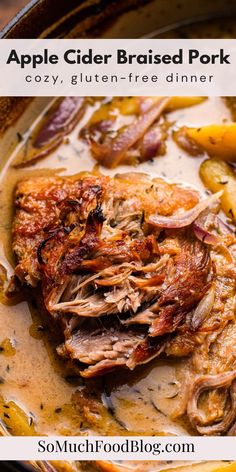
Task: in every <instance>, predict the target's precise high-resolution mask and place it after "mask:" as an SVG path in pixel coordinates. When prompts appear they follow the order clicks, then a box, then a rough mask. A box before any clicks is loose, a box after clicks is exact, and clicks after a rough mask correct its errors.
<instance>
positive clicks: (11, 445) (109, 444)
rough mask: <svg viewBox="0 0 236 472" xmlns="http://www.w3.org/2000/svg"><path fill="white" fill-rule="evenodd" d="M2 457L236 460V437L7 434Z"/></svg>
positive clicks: (0, 443)
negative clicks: (24, 435) (32, 435)
mask: <svg viewBox="0 0 236 472" xmlns="http://www.w3.org/2000/svg"><path fill="white" fill-rule="evenodd" d="M0 460H116V461H117V460H181V461H182V460H191V461H192V460H196V461H199V460H200V461H201V460H236V438H235V437H190V436H188V437H187V436H181V437H177V436H174V437H173V436H171V437H167V436H165V437H164V436H160V437H159V436H156V437H153V436H145V437H140V436H138V437H130V436H129V437H123V436H122V437H114V436H112V437H111V436H92V437H80V436H73V437H72V436H70V437H69V436H66V437H64V436H60V437H54V436H53V437H52V436H51V437H45V436H44V437H38V436H37V437H36V436H34V437H23V436H20V437H19V436H17V437H16V436H15V437H12V436H6V437H0Z"/></svg>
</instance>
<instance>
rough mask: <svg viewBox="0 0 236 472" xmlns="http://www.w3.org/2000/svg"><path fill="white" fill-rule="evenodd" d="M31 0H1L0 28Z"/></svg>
mask: <svg viewBox="0 0 236 472" xmlns="http://www.w3.org/2000/svg"><path fill="white" fill-rule="evenodd" d="M28 2H29V0H0V30H1V29H2V28H3V26H5V25H6V24H7V23H8V21H9V20H11V18H13V16H14V15H15V14H16V13H17V12H18V11H19V10H20V9H21V8H22V7H24V6H25V5H26V4H27V3H28Z"/></svg>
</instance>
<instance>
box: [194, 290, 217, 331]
mask: <svg viewBox="0 0 236 472" xmlns="http://www.w3.org/2000/svg"><path fill="white" fill-rule="evenodd" d="M214 301H215V286H212V287H211V288H210V290H209V291H208V292H207V293H206V295H204V297H203V298H202V300H201V301H200V302H199V304H198V306H197V308H196V310H195V311H194V314H193V316H192V319H191V328H192V329H193V330H194V331H196V330H197V329H198V328H199V327H200V326H201V325H202V323H203V321H204V320H205V319H206V318H207V317H208V316H209V314H210V313H211V310H212V308H213V305H214Z"/></svg>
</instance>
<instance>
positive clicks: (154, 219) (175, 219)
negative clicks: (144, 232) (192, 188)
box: [147, 191, 222, 229]
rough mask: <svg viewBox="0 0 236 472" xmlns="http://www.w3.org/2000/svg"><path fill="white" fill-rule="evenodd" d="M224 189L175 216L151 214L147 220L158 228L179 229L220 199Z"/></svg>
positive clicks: (189, 223)
mask: <svg viewBox="0 0 236 472" xmlns="http://www.w3.org/2000/svg"><path fill="white" fill-rule="evenodd" d="M221 195H222V191H220V192H217V193H214V194H213V195H211V196H210V197H209V198H207V199H205V200H201V201H200V202H199V203H198V204H197V205H196V206H195V207H194V208H191V210H188V211H186V212H185V213H181V214H179V215H174V216H162V215H150V216H149V217H148V220H147V222H148V223H150V224H152V225H154V226H157V227H158V228H166V229H177V228H184V227H186V226H189V225H191V224H192V223H193V222H194V221H195V220H196V218H197V217H198V216H199V215H200V213H201V212H202V211H204V210H205V209H206V208H208V207H209V206H210V205H211V204H212V203H213V202H214V201H216V200H218V199H219V198H220V196H221Z"/></svg>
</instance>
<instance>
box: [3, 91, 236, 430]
mask: <svg viewBox="0 0 236 472" xmlns="http://www.w3.org/2000/svg"><path fill="white" fill-rule="evenodd" d="M93 110H94V106H91V107H90V108H89V110H88V111H87V113H86V115H85V116H84V118H83V120H81V122H80V124H79V126H78V127H77V128H76V129H75V130H74V131H73V133H72V135H71V136H70V139H69V142H68V143H66V144H63V145H62V146H60V148H58V150H57V151H55V152H54V153H53V154H51V155H50V156H48V157H46V158H44V159H43V160H41V161H39V162H38V163H37V164H36V165H34V166H31V167H27V168H25V169H14V168H13V167H11V165H10V162H12V161H13V160H14V158H15V155H16V153H17V151H18V149H16V151H15V152H14V153H13V155H12V158H11V159H10V160H9V162H8V164H7V165H6V167H5V169H4V171H3V173H2V182H1V187H2V188H1V194H0V207H1V212H2V213H1V214H2V218H1V222H0V224H1V226H0V240H1V241H2V248H1V263H2V265H3V266H4V267H5V268H6V269H7V271H8V275H10V274H11V273H12V264H13V260H12V254H11V251H10V227H11V218H12V195H13V189H14V186H15V183H16V182H17V181H18V180H19V179H21V178H22V177H23V176H28V175H29V174H31V175H39V174H46V175H48V174H49V173H50V172H51V173H54V172H62V174H65V175H70V174H74V173H78V172H80V171H84V170H92V169H93V168H94V164H95V161H94V160H93V158H92V157H91V156H90V155H89V151H88V147H87V145H86V144H85V143H83V142H82V141H81V140H80V141H79V140H78V138H77V136H78V130H79V129H80V128H81V127H82V126H83V124H84V123H86V122H87V120H88V116H89V115H90V114H91V113H92V111H93ZM121 119H123V118H121ZM128 120H130V117H125V118H124V121H126V122H127V121H128ZM168 120H169V121H170V122H177V123H178V126H181V125H183V124H185V125H193V126H196V125H197V126H200V125H205V124H210V123H212V122H217V123H221V122H224V121H227V120H230V114H229V111H228V109H227V108H226V107H225V105H224V102H223V100H222V99H220V98H210V99H208V100H206V101H205V102H203V103H202V104H200V105H197V106H194V107H192V108H186V109H182V110H178V111H175V112H172V113H169V114H168ZM24 145H25V142H24V141H23V142H21V143H20V144H19V147H21V146H24ZM200 162H201V158H196V157H195V158H192V157H190V156H189V155H187V154H185V152H184V151H182V150H180V149H179V148H178V147H177V146H176V144H175V143H174V142H173V140H171V139H169V140H168V149H167V154H166V155H165V156H162V157H158V158H156V159H154V161H153V162H146V163H143V164H140V165H139V166H138V168H137V169H136V170H137V171H139V172H147V173H150V174H151V175H152V176H161V177H164V178H168V179H169V180H171V181H174V182H182V183H184V184H187V185H192V186H194V187H196V188H198V189H199V190H200V191H203V190H204V188H203V185H202V183H201V181H200V178H199V176H198V168H199V165H200ZM131 170H133V169H132V168H130V167H128V166H119V167H118V168H117V169H116V170H112V171H110V170H107V169H104V168H102V169H101V171H102V172H103V173H105V174H110V175H114V174H115V173H117V172H130V171H131ZM3 301H4V300H3ZM42 326H44V323H43V321H42V319H41V318H40V315H39V313H38V312H37V309H36V308H35V307H33V306H32V305H28V303H27V302H26V301H21V302H19V303H13V302H11V304H6V303H5V302H4V303H1V316H0V333H1V335H0V346H1V345H2V343H3V342H4V341H5V345H6V340H10V343H11V346H12V348H11V349H5V350H3V351H2V352H0V356H1V363H0V379H1V395H2V396H3V398H4V401H5V402H9V401H11V400H13V401H14V402H16V403H17V404H18V405H19V406H20V407H21V408H22V409H23V410H24V411H25V412H26V414H27V415H28V418H29V421H31V422H33V426H34V429H35V432H36V433H37V434H51V435H53V434H64V435H69V434H70V435H76V434H87V432H88V431H89V432H90V433H92V432H93V427H92V425H91V424H85V423H84V418H83V417H82V416H80V414H79V412H78V410H77V411H75V409H74V407H73V406H72V405H71V395H72V394H73V393H74V392H75V391H76V390H77V388H78V385H80V379H77V380H76V381H75V382H74V379H73V382H72V383H71V379H69V381H68V378H67V379H65V377H66V375H68V372H66V370H65V365H64V364H63V362H62V361H61V360H59V359H58V357H57V356H56V354H55V349H54V345H53V341H52V339H51V337H50V333H49V332H48V330H46V331H44V329H43V327H42ZM8 344H9V341H8ZM8 347H9V346H8ZM6 354H7V355H6ZM187 365H188V363H187V361H186V360H181V361H180V360H177V361H175V360H168V361H166V360H156V361H154V362H152V363H150V364H148V365H147V366H143V367H140V368H138V369H136V370H135V372H133V373H130V372H127V371H120V372H115V374H111V375H108V376H106V378H105V380H104V384H103V385H102V388H105V391H106V392H109V401H110V402H111V404H112V409H113V413H114V417H115V419H114V421H115V423H117V424H118V426H119V430H122V428H123V430H124V433H127V431H130V432H135V433H137V434H138V433H141V434H144V433H145V434H150V435H151V434H191V433H193V431H191V428H190V426H189V424H187V423H184V422H183V421H180V420H178V418H177V416H178V412H180V411H181V409H182V406H183V405H184V392H185V390H186V388H188V375H187V373H188V367H187ZM99 382H100V380H99ZM103 400H104V404H105V406H107V402H106V398H104V397H103ZM3 410H4V409H3V408H1V407H0V412H1V416H2V420H3V421H4V412H3ZM30 418H33V419H32V420H31V419H30ZM120 426H121V428H120ZM94 432H95V433H96V428H95V429H94ZM113 432H114V431H110V433H109V431H108V432H107V434H112V433H113ZM13 434H14V431H13ZM15 434H20V432H19V431H16V432H15Z"/></svg>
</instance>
